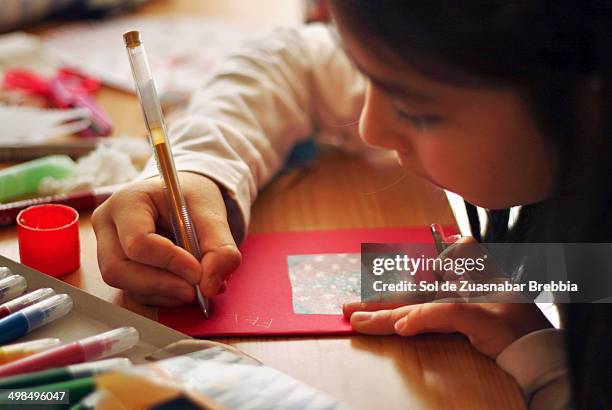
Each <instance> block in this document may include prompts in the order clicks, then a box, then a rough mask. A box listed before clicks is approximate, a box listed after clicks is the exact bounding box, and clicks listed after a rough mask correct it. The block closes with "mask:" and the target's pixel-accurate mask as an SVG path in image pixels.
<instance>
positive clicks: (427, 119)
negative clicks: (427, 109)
mask: <svg viewBox="0 0 612 410" xmlns="http://www.w3.org/2000/svg"><path fill="white" fill-rule="evenodd" d="M397 115H398V116H399V117H400V118H401V119H403V120H407V121H409V122H410V123H411V124H412V125H413V126H414V127H415V128H417V129H419V130H422V129H426V128H431V127H432V126H434V125H436V124H438V123H439V122H440V117H439V116H437V115H433V114H426V115H415V114H408V113H406V112H403V111H397Z"/></svg>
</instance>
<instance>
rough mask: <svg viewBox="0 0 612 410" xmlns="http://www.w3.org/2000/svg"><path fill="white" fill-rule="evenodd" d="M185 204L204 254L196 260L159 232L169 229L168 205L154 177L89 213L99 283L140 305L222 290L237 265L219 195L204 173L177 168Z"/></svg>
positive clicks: (178, 302)
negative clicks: (198, 290) (196, 290)
mask: <svg viewBox="0 0 612 410" xmlns="http://www.w3.org/2000/svg"><path fill="white" fill-rule="evenodd" d="M179 179H180V182H181V187H182V190H183V194H184V196H185V201H186V202H187V208H188V209H189V213H190V216H191V219H192V222H193V224H194V227H195V229H196V233H197V235H198V239H199V241H200V248H201V250H202V254H203V255H204V257H203V258H202V260H201V261H198V260H197V259H196V258H195V257H194V256H192V255H191V254H190V253H189V252H187V251H186V250H184V249H182V248H180V247H178V246H176V245H175V244H174V243H173V242H172V241H171V240H170V239H168V238H167V237H165V236H163V235H161V234H160V233H159V232H163V231H165V232H171V227H170V222H169V212H168V204H167V202H166V196H165V195H166V194H165V192H164V188H163V184H162V182H161V181H160V180H159V179H158V178H155V179H148V180H145V181H140V182H136V183H134V184H132V185H130V186H128V187H127V188H125V189H123V190H121V191H119V192H116V193H115V194H113V196H111V197H110V198H109V199H108V200H107V201H106V202H104V203H103V204H102V205H101V206H100V207H98V208H97V209H96V210H95V212H94V213H93V215H92V219H91V222H92V225H93V228H94V231H95V233H96V238H97V243H98V264H99V266H100V271H101V272H102V277H103V278H104V281H105V282H106V283H108V284H109V285H110V286H113V287H117V288H121V289H124V290H126V291H128V292H130V293H131V294H132V295H133V296H134V297H135V298H136V299H137V300H138V301H140V302H141V303H145V304H152V305H163V306H176V305H183V304H187V303H192V302H193V301H194V300H195V290H194V286H195V285H198V286H199V287H200V289H201V291H202V293H203V294H204V296H206V297H212V296H214V295H215V294H217V292H219V291H223V289H224V287H225V281H226V280H227V278H228V276H229V275H230V274H231V273H232V272H233V271H234V270H235V269H236V268H237V267H238V265H239V264H240V260H241V256H240V252H239V251H238V248H237V247H236V243H235V242H234V240H233V238H232V235H231V232H230V227H229V225H228V222H227V214H226V209H225V204H224V202H223V196H222V194H221V191H220V190H219V187H218V186H217V184H216V183H215V182H214V181H212V180H210V179H209V178H206V177H204V176H201V175H198V174H194V173H189V172H179Z"/></svg>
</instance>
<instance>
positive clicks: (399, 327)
mask: <svg viewBox="0 0 612 410" xmlns="http://www.w3.org/2000/svg"><path fill="white" fill-rule="evenodd" d="M407 322H408V321H407V320H406V318H405V317H403V318H401V319H400V320H398V321H397V322H395V325H393V327H394V328H395V332H396V333H401V332H402V331H404V330H405V329H406V323H407Z"/></svg>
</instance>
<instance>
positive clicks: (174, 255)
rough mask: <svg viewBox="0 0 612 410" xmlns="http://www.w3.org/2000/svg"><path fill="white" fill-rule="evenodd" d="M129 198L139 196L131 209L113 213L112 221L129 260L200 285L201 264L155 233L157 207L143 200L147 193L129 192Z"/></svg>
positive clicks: (122, 209) (183, 250)
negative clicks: (168, 272) (155, 208)
mask: <svg viewBox="0 0 612 410" xmlns="http://www.w3.org/2000/svg"><path fill="white" fill-rule="evenodd" d="M126 195H133V196H136V197H135V198H133V199H134V200H133V201H130V203H131V206H130V207H121V208H120V209H117V210H116V211H115V212H114V213H113V222H114V225H115V227H116V229H117V236H118V240H119V242H120V243H121V248H122V249H123V253H124V254H125V255H126V256H127V258H129V259H130V260H132V261H134V262H137V263H140V264H143V265H149V266H151V267H156V268H159V269H161V270H163V271H170V272H172V273H174V274H176V275H178V276H180V277H181V278H183V279H185V280H186V281H187V282H189V283H191V284H196V283H198V282H199V281H200V278H201V276H202V274H201V270H202V269H201V267H200V264H199V261H198V260H197V259H196V258H194V257H193V256H192V255H191V254H190V253H189V252H187V251H186V250H185V249H182V248H180V247H179V246H176V245H175V244H174V243H173V242H172V241H171V240H170V239H168V238H165V237H163V236H161V235H158V234H157V233H156V232H155V229H156V228H155V219H154V214H155V210H154V208H153V206H154V205H153V204H152V203H150V202H148V201H147V200H146V199H144V198H142V197H141V196H146V194H144V193H139V192H134V193H132V192H130V193H129V194H126ZM124 202H125V203H127V201H124Z"/></svg>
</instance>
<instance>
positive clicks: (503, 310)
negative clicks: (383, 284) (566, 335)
mask: <svg viewBox="0 0 612 410" xmlns="http://www.w3.org/2000/svg"><path fill="white" fill-rule="evenodd" d="M381 309H382V310H381ZM343 312H344V315H345V316H346V318H347V319H350V321H351V325H352V326H353V329H355V330H356V331H357V332H359V333H365V334H372V335H389V334H394V333H396V334H398V335H400V336H413V335H417V334H419V333H455V332H459V333H462V334H464V335H465V336H466V337H467V338H468V339H469V340H470V342H471V343H472V345H473V346H474V347H475V348H476V349H477V350H479V351H480V352H481V353H483V354H485V355H487V356H490V357H492V358H495V357H497V355H499V353H501V351H502V350H504V349H505V348H506V347H507V346H509V345H510V344H511V343H512V342H514V341H515V340H517V339H518V338H520V337H521V336H524V335H526V334H527V333H531V332H534V331H536V330H540V329H544V328H549V327H552V326H551V324H550V322H549V321H548V320H547V319H546V317H545V316H544V314H543V313H542V312H541V311H540V309H539V308H538V307H537V306H536V305H535V304H533V303H435V302H434V303H424V304H415V305H409V306H401V307H398V306H397V305H389V304H387V305H381V304H376V303H350V304H347V305H344V307H343Z"/></svg>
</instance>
